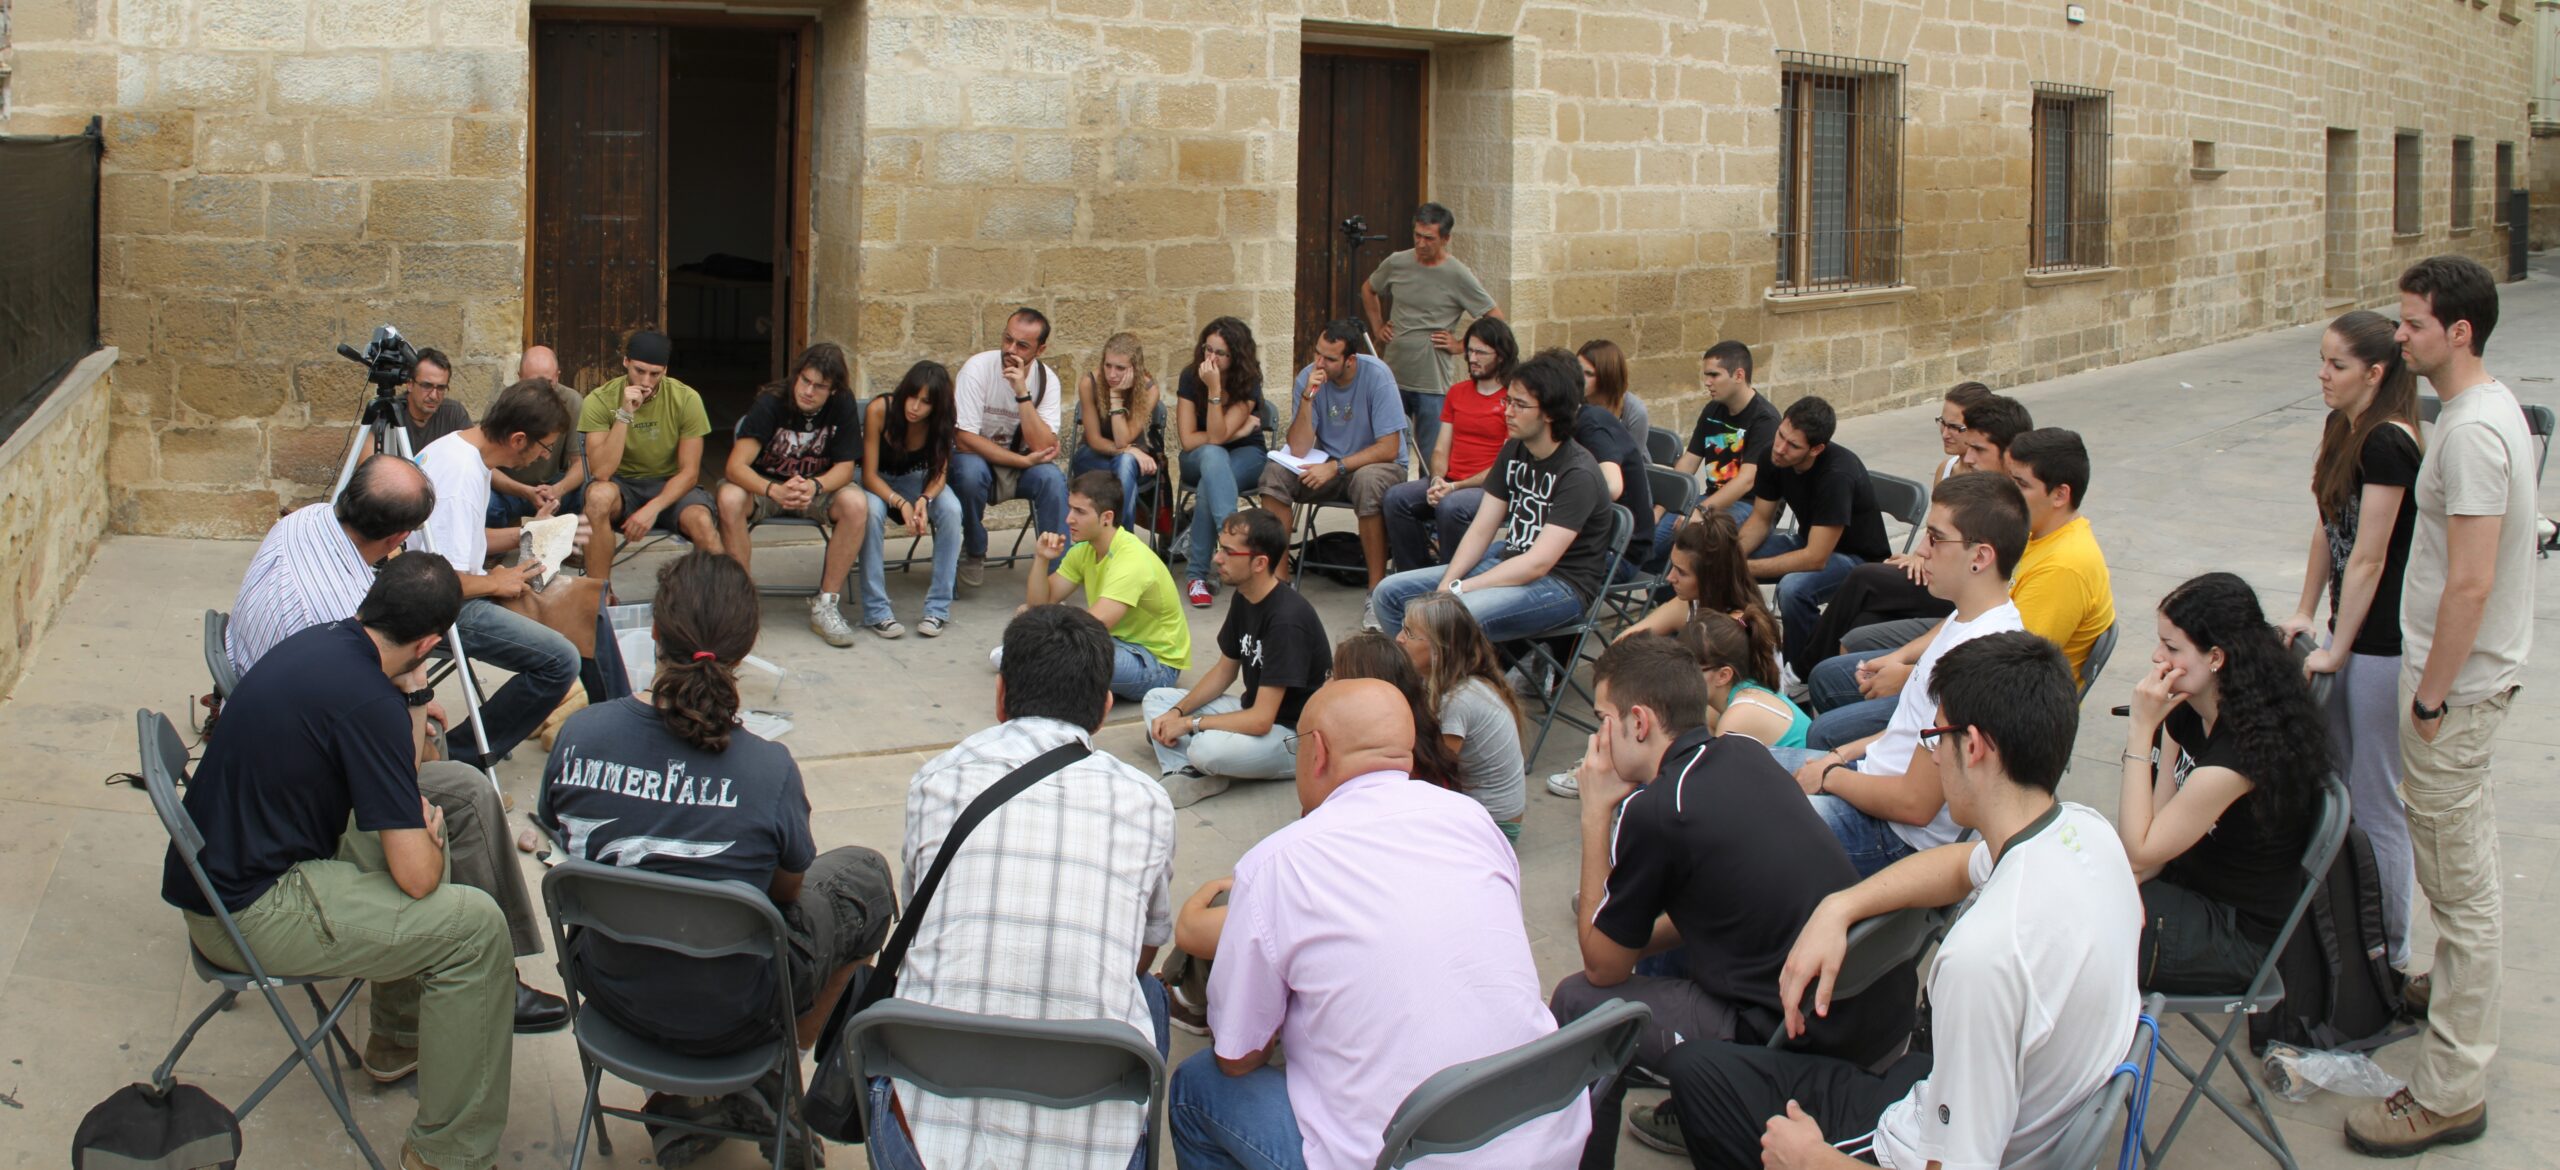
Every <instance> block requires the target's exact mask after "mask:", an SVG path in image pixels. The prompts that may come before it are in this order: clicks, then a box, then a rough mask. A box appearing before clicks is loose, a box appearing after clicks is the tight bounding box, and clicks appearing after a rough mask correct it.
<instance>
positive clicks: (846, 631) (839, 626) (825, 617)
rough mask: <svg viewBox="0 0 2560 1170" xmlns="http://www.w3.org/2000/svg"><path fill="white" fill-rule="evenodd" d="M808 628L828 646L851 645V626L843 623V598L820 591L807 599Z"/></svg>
mask: <svg viewBox="0 0 2560 1170" xmlns="http://www.w3.org/2000/svg"><path fill="white" fill-rule="evenodd" d="M809 629H810V630H811V631H812V632H813V633H815V634H817V635H818V637H819V638H821V639H823V640H825V642H826V644H827V645H830V646H850V645H853V627H852V626H849V625H847V624H845V620H844V599H843V598H842V597H840V596H838V595H837V594H833V593H821V594H819V595H817V596H816V597H812V598H810V599H809Z"/></svg>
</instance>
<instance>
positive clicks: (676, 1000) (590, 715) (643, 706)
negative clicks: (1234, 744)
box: [540, 698, 817, 1052]
mask: <svg viewBox="0 0 2560 1170" xmlns="http://www.w3.org/2000/svg"><path fill="white" fill-rule="evenodd" d="M540 816H541V818H542V823H543V824H545V825H548V826H550V827H551V830H552V831H553V832H554V833H556V834H558V835H559V838H560V840H561V841H562V843H563V844H564V845H565V847H566V849H567V851H568V855H569V856H571V857H576V858H581V859H583V860H587V861H593V862H599V863H602V864H605V865H620V866H630V867H636V868H639V869H645V870H648V871H650V872H652V873H666V874H674V875H676V876H679V877H689V878H699V879H701V880H704V881H728V880H735V881H741V882H745V883H746V884H748V885H750V886H753V887H755V888H756V889H759V890H762V889H766V888H768V887H770V886H771V885H772V884H773V875H774V874H775V873H776V872H777V871H778V872H784V873H805V872H807V871H808V869H809V865H810V863H811V862H813V861H815V860H816V859H817V845H816V842H815V840H814V839H813V838H812V837H811V836H810V833H809V796H808V793H807V791H806V790H804V789H803V788H802V787H801V783H800V766H799V765H798V764H797V763H794V762H793V761H792V759H791V753H790V751H789V750H787V749H785V748H784V747H783V746H782V745H780V744H777V743H773V742H771V741H769V740H764V739H759V738H757V737H756V736H755V734H754V733H752V732H749V731H746V730H744V729H737V730H732V731H731V732H730V733H729V749H728V750H727V751H724V752H706V751H703V750H702V749H700V748H697V747H695V746H693V745H692V744H689V743H686V742H685V741H684V740H683V739H681V738H678V737H677V736H676V735H675V733H674V732H671V731H669V730H668V729H667V726H666V724H665V723H664V722H662V721H661V720H660V719H659V716H658V712H657V711H656V709H655V708H652V707H651V706H649V705H648V704H647V703H644V702H642V701H640V700H639V699H636V698H625V699H619V700H616V701H614V702H611V703H606V704H604V705H602V706H598V707H589V708H587V709H586V710H584V711H580V712H578V713H577V714H575V715H572V716H570V717H569V720H568V722H566V723H564V724H562V725H561V728H560V738H559V742H558V743H557V744H556V745H555V746H553V747H552V749H551V759H550V762H549V763H547V764H545V765H544V766H543V770H542V796H541V801H540ZM570 946H571V948H572V949H573V951H575V952H576V954H575V956H574V957H575V958H576V959H577V961H579V962H580V963H582V964H583V965H584V971H585V984H584V986H585V989H586V993H587V995H588V997H589V999H590V1000H591V1001H592V1002H593V1003H594V1004H595V1005H596V1006H597V1007H598V1008H599V1009H601V1010H602V1011H603V1012H604V1013H605V1015H606V1016H607V1017H608V1018H611V1019H612V1020H614V1021H615V1022H617V1023H620V1024H622V1025H623V1026H625V1027H628V1028H631V1029H634V1030H636V1031H639V1032H641V1033H642V1034H644V1035H651V1036H657V1037H660V1038H663V1039H666V1040H668V1041H671V1042H673V1043H675V1044H677V1045H680V1046H681V1047H682V1048H683V1050H685V1051H688V1052H722V1051H736V1050H740V1049H744V1048H747V1047H750V1046H752V1045H754V1044H756V1043H759V1042H761V1041H764V1040H767V1039H770V1038H771V1037H770V1035H769V1033H770V1032H771V1030H772V1029H771V1028H770V1027H769V1025H770V1024H771V1023H772V1021H773V983H772V976H771V975H770V973H768V972H767V971H766V970H765V969H764V964H763V963H761V962H759V961H758V960H756V959H753V958H748V957H744V956H732V957H728V958H720V959H685V958H680V957H677V956H674V955H670V954H668V953H666V952H664V951H659V950H653V949H648V948H642V947H627V946H624V945H622V944H620V943H616V942H614V941H613V940H611V939H608V938H604V937H602V936H593V935H586V934H582V935H580V936H578V937H576V938H573V939H572V940H571V942H570Z"/></svg>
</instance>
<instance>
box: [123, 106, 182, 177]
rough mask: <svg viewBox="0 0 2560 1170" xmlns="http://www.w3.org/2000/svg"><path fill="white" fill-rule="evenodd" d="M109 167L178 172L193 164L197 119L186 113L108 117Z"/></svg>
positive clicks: (132, 114) (130, 113) (162, 112)
mask: <svg viewBox="0 0 2560 1170" xmlns="http://www.w3.org/2000/svg"><path fill="white" fill-rule="evenodd" d="M101 131H102V133H104V134H105V135H106V140H107V150H106V162H107V165H109V166H113V167H118V168H121V169H124V170H132V171H175V170H183V169H185V168H186V167H188V166H191V165H193V164H194V161H195V151H196V118H195V115H194V114H191V113H187V112H184V111H157V110H155V111H150V112H144V113H132V112H128V113H116V114H109V115H107V117H106V119H105V123H104V125H103V126H102V127H101Z"/></svg>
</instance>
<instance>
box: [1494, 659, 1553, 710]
mask: <svg viewBox="0 0 2560 1170" xmlns="http://www.w3.org/2000/svg"><path fill="white" fill-rule="evenodd" d="M1502 677H1503V681H1505V682H1508V683H1510V684H1511V693H1513V694H1515V695H1518V696H1520V697H1521V698H1523V699H1527V700H1529V701H1531V702H1533V703H1544V702H1546V701H1548V700H1549V699H1552V698H1554V697H1555V692H1556V679H1555V676H1553V675H1551V674H1549V673H1547V669H1546V668H1545V667H1543V666H1537V667H1532V666H1531V665H1530V664H1529V663H1527V662H1522V663H1520V664H1518V665H1516V666H1513V667H1512V668H1511V669H1510V670H1508V671H1505V672H1504V673H1503V676H1502Z"/></svg>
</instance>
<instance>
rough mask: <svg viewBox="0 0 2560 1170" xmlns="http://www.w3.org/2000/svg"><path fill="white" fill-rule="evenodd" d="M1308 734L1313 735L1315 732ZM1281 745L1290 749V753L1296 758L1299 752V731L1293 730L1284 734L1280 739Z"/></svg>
mask: <svg viewBox="0 0 2560 1170" xmlns="http://www.w3.org/2000/svg"><path fill="white" fill-rule="evenodd" d="M1307 734H1309V735H1313V734H1315V733H1314V732H1312V731H1311V732H1308V733H1307ZM1280 746H1281V747H1284V748H1287V749H1289V755H1290V756H1291V757H1292V758H1295V757H1296V756H1297V754H1298V733H1297V732H1294V731H1292V732H1290V733H1289V734H1287V735H1285V736H1282V737H1281V739H1280Z"/></svg>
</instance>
